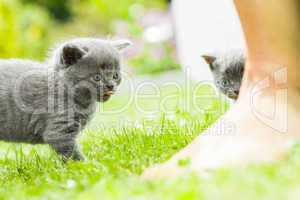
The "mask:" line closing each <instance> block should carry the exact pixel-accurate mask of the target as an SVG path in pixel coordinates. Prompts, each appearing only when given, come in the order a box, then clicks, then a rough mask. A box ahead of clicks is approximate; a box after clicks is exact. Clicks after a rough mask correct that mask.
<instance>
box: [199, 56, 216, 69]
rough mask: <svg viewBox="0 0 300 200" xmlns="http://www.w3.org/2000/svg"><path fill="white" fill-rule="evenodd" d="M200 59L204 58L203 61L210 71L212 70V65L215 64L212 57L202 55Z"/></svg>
mask: <svg viewBox="0 0 300 200" xmlns="http://www.w3.org/2000/svg"><path fill="white" fill-rule="evenodd" d="M202 58H204V60H205V61H206V62H207V64H208V65H209V67H210V69H211V70H213V63H214V62H215V60H216V59H217V58H216V57H214V56H208V55H202Z"/></svg>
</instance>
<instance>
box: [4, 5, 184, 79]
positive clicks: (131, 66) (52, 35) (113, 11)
mask: <svg viewBox="0 0 300 200" xmlns="http://www.w3.org/2000/svg"><path fill="white" fill-rule="evenodd" d="M169 10H170V9H169V1H168V0H151V1H149V0H0V58H12V57H18V58H28V59H37V60H43V59H44V58H45V56H47V54H48V52H47V51H48V49H49V48H51V46H53V45H54V44H55V43H57V42H59V41H62V40H65V39H69V38H73V37H102V38H108V39H109V38H129V39H131V40H132V41H133V42H134V44H135V45H134V47H133V48H132V49H131V50H130V51H129V52H127V54H126V55H125V56H126V57H127V60H128V66H127V67H128V69H126V70H127V71H129V72H131V73H132V74H158V73H161V72H165V71H169V70H176V69H179V64H178V60H177V55H176V46H175V42H174V34H173V26H172V23H171V15H170V14H169V13H170V12H169Z"/></svg>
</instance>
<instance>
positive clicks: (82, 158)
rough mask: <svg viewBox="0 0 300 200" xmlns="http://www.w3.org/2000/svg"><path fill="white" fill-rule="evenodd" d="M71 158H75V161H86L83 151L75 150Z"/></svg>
mask: <svg viewBox="0 0 300 200" xmlns="http://www.w3.org/2000/svg"><path fill="white" fill-rule="evenodd" d="M71 159H72V160H74V161H81V162H85V161H86V158H85V156H84V155H83V154H82V153H79V152H74V153H73V155H72V157H71Z"/></svg>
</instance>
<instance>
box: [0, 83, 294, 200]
mask: <svg viewBox="0 0 300 200" xmlns="http://www.w3.org/2000/svg"><path fill="white" fill-rule="evenodd" d="M161 88H163V87H161ZM192 91H194V90H192ZM170 92H171V93H172V94H177V98H175V97H174V98H173V99H172V101H171V102H168V108H169V110H172V109H173V111H174V112H173V114H171V113H168V114H164V113H163V112H157V113H156V115H155V116H154V117H153V116H151V118H149V116H148V115H147V114H145V113H144V114H143V113H139V112H138V111H137V110H136V109H135V106H134V105H135V104H134V103H131V104H129V105H128V108H127V109H126V110H125V111H123V112H122V113H118V114H110V113H109V112H104V111H109V110H113V109H115V108H118V106H121V105H122V104H123V103H124V101H126V99H127V98H128V97H126V95H120V96H118V97H116V98H114V99H112V100H111V102H109V103H108V104H105V106H104V107H103V108H102V109H101V112H102V113H101V112H99V114H98V115H97V116H96V117H95V120H94V121H93V122H92V124H91V125H90V126H89V128H88V129H87V130H86V131H85V132H84V134H83V135H82V137H81V138H80V143H81V144H82V149H83V152H84V153H85V155H86V156H87V158H88V161H87V162H85V163H80V162H69V163H68V164H66V165H64V164H62V162H61V161H60V159H59V157H58V156H57V155H56V154H55V153H54V152H53V151H52V150H51V149H50V148H49V147H48V146H45V145H40V146H31V145H25V144H23V145H20V144H9V143H0V152H1V153H0V174H1V176H0V186H1V187H0V199H5V200H6V199H101V200H102V199H121V200H124V199H130V200H131V199H151V200H153V199H154V200H156V199H182V200H186V199H272V200H273V199H299V193H300V192H299V187H300V174H299V171H300V159H299V156H300V147H298V146H295V147H294V149H293V150H292V151H291V153H290V155H289V157H288V158H287V159H286V160H285V161H282V162H280V163H275V164H269V165H259V166H249V167H247V168H232V169H220V170H218V171H214V172H206V173H205V174H202V175H200V176H196V175H195V174H189V175H185V176H183V177H178V178H177V179H172V180H160V181H143V180H141V179H140V178H139V175H140V174H141V173H142V171H143V170H144V169H145V168H147V167H148V166H150V165H152V164H154V163H160V162H163V161H165V160H167V159H169V158H170V157H171V156H172V155H173V154H174V153H176V152H177V151H178V150H179V149H181V148H183V147H184V146H185V145H187V144H188V143H189V142H190V141H192V139H193V138H194V137H195V136H197V135H198V134H199V132H201V131H203V130H204V129H206V128H207V127H208V126H209V125H211V124H212V123H213V122H214V121H215V120H216V119H217V118H218V117H219V116H220V115H221V114H222V113H223V112H224V108H225V110H226V109H227V108H228V104H227V103H226V102H221V101H220V100H219V99H218V98H217V96H216V95H215V96H213V95H212V90H211V89H209V88H208V87H206V86H204V87H201V88H200V89H199V90H198V91H196V92H197V94H199V96H200V97H203V98H200V101H197V103H196V105H192V106H190V107H189V108H188V106H183V105H182V102H189V101H191V99H192V98H191V97H192V95H191V93H189V92H182V91H181V92H179V91H176V90H175V89H173V90H172V89H169V88H168V89H166V88H165V89H162V97H160V98H163V97H165V96H166V95H167V94H170ZM208 94H210V95H208ZM207 95H208V96H210V98H209V99H208V98H207ZM174 99H175V100H176V101H174ZM142 105H144V106H145V107H147V108H148V109H155V108H156V107H157V105H156V103H155V102H154V101H149V102H145V101H144V102H143V103H142ZM195 106H199V107H201V108H203V110H204V112H200V114H199V112H198V111H197V112H196V109H195ZM187 108H188V109H187ZM141 116H142V117H141ZM125 117H127V119H128V120H131V121H132V122H134V123H132V124H130V123H128V124H123V125H116V124H115V123H110V122H116V121H118V120H119V119H120V118H125ZM103 124H105V125H106V126H102V125H103ZM212 159H213V158H212Z"/></svg>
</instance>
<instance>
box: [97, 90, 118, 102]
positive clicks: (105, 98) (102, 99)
mask: <svg viewBox="0 0 300 200" xmlns="http://www.w3.org/2000/svg"><path fill="white" fill-rule="evenodd" d="M114 93H115V92H114V91H107V92H105V93H104V94H103V95H102V96H100V99H99V101H100V102H106V101H108V100H109V99H110V97H111V96H112V95H113V94H114Z"/></svg>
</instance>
